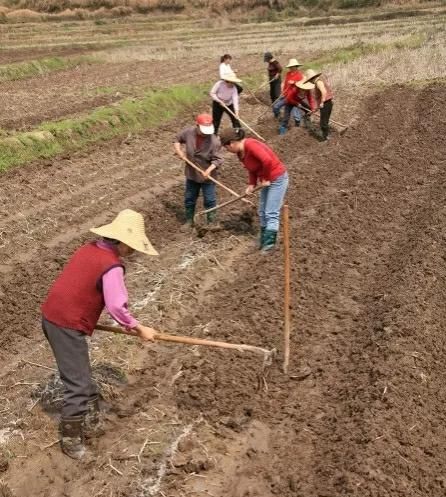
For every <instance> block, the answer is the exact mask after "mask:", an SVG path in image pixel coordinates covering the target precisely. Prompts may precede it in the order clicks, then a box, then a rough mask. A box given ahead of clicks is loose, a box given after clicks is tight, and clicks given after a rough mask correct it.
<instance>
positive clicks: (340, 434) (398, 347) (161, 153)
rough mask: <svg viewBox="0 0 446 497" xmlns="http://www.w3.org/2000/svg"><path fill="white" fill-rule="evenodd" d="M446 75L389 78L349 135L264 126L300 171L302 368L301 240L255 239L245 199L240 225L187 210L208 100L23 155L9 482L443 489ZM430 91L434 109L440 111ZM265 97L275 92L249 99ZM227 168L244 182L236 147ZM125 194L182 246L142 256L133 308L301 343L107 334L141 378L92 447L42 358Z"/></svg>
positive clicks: (14, 267)
mask: <svg viewBox="0 0 446 497" xmlns="http://www.w3.org/2000/svg"><path fill="white" fill-rule="evenodd" d="M445 93H446V91H445V88H444V86H441V85H440V84H433V85H431V86H429V87H427V88H424V89H422V90H419V91H415V90H414V89H413V88H407V87H398V86H394V87H392V88H390V89H388V90H386V91H385V92H384V93H379V94H376V95H372V96H371V97H369V98H366V99H364V101H363V102H362V104H361V108H360V109H359V110H358V114H357V116H355V124H354V125H352V126H351V127H350V129H349V130H348V131H347V132H346V133H345V134H344V135H343V136H340V135H339V134H337V133H334V136H333V139H332V140H331V141H330V142H329V143H328V144H321V143H318V142H317V141H315V140H314V138H313V137H311V136H309V135H308V134H307V132H306V131H305V130H303V129H300V128H295V129H291V130H290V131H289V133H288V134H286V135H284V136H283V137H279V136H277V135H275V133H274V129H273V127H274V126H275V124H274V121H273V120H272V119H271V118H267V119H265V120H264V121H263V122H262V123H260V125H259V126H258V128H257V130H258V131H259V132H260V133H261V134H262V135H264V136H265V137H266V138H267V140H268V142H269V143H271V145H272V146H273V148H274V149H275V150H276V151H277V152H278V153H279V155H280V156H281V157H282V158H283V160H284V161H285V163H286V164H287V166H288V168H289V173H290V178H291V180H290V188H289V192H288V199H287V202H288V204H289V206H290V211H291V220H290V221H291V229H292V275H293V278H292V280H293V293H292V315H293V338H292V345H293V349H292V356H291V366H290V374H289V375H288V376H285V375H283V374H282V372H281V370H280V357H281V355H280V353H281V349H282V338H281V333H282V327H283V321H282V291H283V271H282V254H281V251H280V249H279V250H278V251H277V252H275V253H274V254H271V255H269V256H266V257H260V256H259V254H258V252H256V251H255V250H254V249H253V246H254V242H255V235H254V233H255V230H256V223H255V221H254V222H253V219H254V218H255V215H254V214H253V213H252V212H249V210H246V209H245V208H244V207H241V206H239V205H237V204H234V205H233V206H231V207H230V208H227V209H226V210H225V211H222V213H221V216H220V219H221V222H222V229H221V230H220V231H215V232H214V231H212V232H211V231H207V230H206V229H203V230H202V231H201V232H200V233H201V235H202V237H201V238H197V237H196V236H195V235H191V234H187V233H183V232H179V230H178V227H179V222H180V220H181V216H182V194H183V189H182V185H181V177H182V175H181V166H179V165H178V162H177V161H176V160H175V159H172V155H171V151H170V149H168V147H166V143H167V142H170V141H171V138H172V137H173V136H174V134H175V132H176V131H177V130H178V129H179V128H181V126H182V125H184V124H186V123H187V122H190V116H184V117H183V118H182V119H181V120H180V121H177V122H176V123H175V124H173V123H172V124H170V125H168V126H166V127H164V128H163V129H160V130H158V131H157V132H155V133H153V132H152V133H150V134H147V135H142V136H137V137H130V138H129V139H128V140H124V141H122V140H116V141H114V142H112V146H110V147H107V149H105V148H99V147H98V148H96V149H91V150H90V151H89V152H88V153H85V154H74V155H73V156H70V157H68V156H67V157H65V158H60V159H58V160H55V161H50V162H43V163H40V164H34V165H31V166H29V167H27V168H21V169H17V170H13V171H9V172H8V173H6V174H4V175H2V178H1V182H2V193H1V195H2V200H3V202H2V204H1V208H0V215H1V221H0V223H1V230H0V246H1V248H0V250H1V254H2V266H1V267H0V272H1V274H2V280H1V283H0V299H1V310H2V314H3V315H4V316H7V318H5V320H4V323H3V329H2V333H1V335H0V339H1V358H2V367H1V370H2V377H1V378H0V383H1V384H2V386H1V387H0V388H1V390H0V395H1V396H2V397H3V399H7V400H4V401H5V405H4V408H3V410H2V411H1V412H0V416H1V418H0V419H1V420H2V424H3V426H4V427H5V429H4V430H3V431H2V436H3V437H4V438H6V439H7V440H6V442H5V444H4V445H3V446H2V447H4V449H3V459H4V460H5V461H6V463H5V470H4V474H3V480H4V481H5V482H6V484H7V485H8V486H9V488H10V489H11V490H12V491H13V492H14V493H15V494H16V495H17V496H18V497H28V496H31V495H32V496H45V497H52V496H54V497H56V496H57V497H59V496H61V495H68V496H70V497H84V496H85V497H86V496H87V495H88V496H90V497H91V496H96V495H106V496H107V495H114V496H115V497H116V496H121V497H134V496H135V497H136V496H149V495H165V496H174V495H175V496H177V495H178V496H182V495H193V496H200V495H211V496H214V497H223V496H225V497H228V496H229V497H248V496H252V497H254V496H258V497H270V496H273V495H280V496H283V497H288V496H290V497H291V496H299V497H304V496H305V497H307V496H320V497H334V496H340V497H341V496H342V497H344V496H346V495H356V496H358V497H359V496H361V497H364V496H366V497H368V496H370V497H382V496H384V495H389V496H401V497H403V496H404V497H415V496H427V495H429V496H432V497H437V496H438V497H439V496H443V495H444V492H445V488H446V476H445V473H444V461H445V450H446V431H445V428H444V426H445V414H444V404H445V400H446V390H445V388H444V386H443V384H444V381H443V376H444V375H443V365H444V354H443V350H444V345H445V344H444V342H445V339H444V334H443V331H442V326H441V323H442V322H443V320H444V317H445V316H444V313H445V311H444V305H443V303H444V293H445V292H444V286H445V285H444V283H445V277H446V267H445V260H444V257H443V250H442V249H443V244H444V240H445V235H444V228H445V222H444V214H445V208H444V205H443V204H444V202H443V199H444V193H443V192H444V188H445V184H446V173H445V169H444V152H443V151H444V149H445V141H446V139H445V131H446V129H445V128H446V126H445V120H444V117H443V115H442V103H443V101H444V99H445ZM246 105H249V104H248V103H247V104H246ZM420 106H421V107H422V108H425V109H429V111H427V112H426V113H425V115H424V116H423V119H422V120H420V119H419V117H418V116H419V114H418V113H417V112H416V109H417V108H419V107H420ZM262 110H263V109H262V108H261V107H260V106H257V105H254V103H253V104H252V105H251V106H250V110H249V113H248V116H250V117H251V119H253V117H254V115H255V114H257V115H258V114H260V112H261V111H262ZM169 147H170V144H169ZM222 180H224V181H225V182H227V183H228V184H230V185H231V186H232V187H233V188H234V189H236V190H238V191H241V190H242V188H243V184H244V173H243V171H241V169H240V166H239V165H238V163H236V162H235V160H234V158H231V157H228V160H227V162H226V163H225V166H224V169H223V172H222ZM220 197H221V198H225V199H226V198H227V197H226V194H224V193H221V195H220ZM124 206H125V207H133V208H136V209H138V210H140V211H141V212H143V213H144V215H145V219H146V224H147V228H148V233H149V234H150V237H151V239H152V241H153V243H154V245H155V247H157V248H159V249H160V252H161V256H160V258H158V259H150V260H144V259H141V258H138V259H135V260H132V261H130V262H129V264H128V271H127V275H128V276H127V277H128V284H129V289H130V292H131V302H132V303H133V306H134V307H133V309H134V310H135V312H137V313H138V315H139V316H140V317H141V318H142V319H143V320H144V321H145V322H147V323H150V324H153V325H154V326H155V327H156V326H158V327H160V328H162V329H164V330H167V331H169V332H172V333H177V334H184V335H192V336H200V337H204V338H211V339H216V340H227V341H233V342H245V343H250V344H253V345H258V346H261V347H265V348H268V349H271V348H273V347H274V348H276V349H277V350H278V351H279V355H278V360H277V361H276V362H275V363H274V364H273V365H272V366H271V367H269V368H267V369H266V370H263V369H262V360H261V359H259V357H258V356H257V355H251V354H246V353H245V354H241V353H238V352H235V353H233V352H230V351H221V350H216V349H210V348H209V349H208V348H206V349H204V348H196V347H192V348H188V347H181V346H170V345H165V344H164V345H163V344H155V345H150V346H143V345H139V344H136V343H134V342H133V341H132V339H130V338H127V337H116V336H114V335H112V336H110V335H106V334H100V333H97V334H96V336H95V338H94V339H93V341H92V344H91V345H92V347H91V349H92V359H93V363H94V364H107V365H110V366H113V367H115V368H118V369H119V370H120V371H122V372H123V373H125V377H126V381H125V382H124V383H122V384H119V385H112V386H107V389H106V390H105V394H106V395H105V396H106V398H107V401H108V405H109V409H108V412H107V414H106V424H107V434H106V435H105V436H104V437H102V438H101V439H98V440H95V441H93V445H92V454H93V459H92V460H90V461H87V462H85V463H81V464H73V463H72V462H71V461H70V460H68V459H67V458H65V457H64V456H62V455H61V454H60V451H59V448H58V447H57V443H56V444H54V445H52V446H51V444H52V443H54V442H55V441H57V436H58V435H57V432H56V422H55V419H54V417H50V416H48V415H47V414H46V413H45V412H44V411H43V409H42V406H41V405H40V404H36V403H35V400H33V398H32V397H31V393H32V391H33V389H34V388H35V386H36V385H35V384H36V383H42V382H43V383H44V382H46V381H47V380H48V378H49V376H50V375H51V374H52V372H50V371H47V370H44V369H43V368H41V367H39V366H33V365H32V364H29V362H28V363H25V362H23V360H27V361H31V362H33V363H35V364H41V365H46V366H49V367H53V361H52V358H51V354H50V352H49V350H48V347H47V345H46V343H45V342H44V341H43V340H42V336H41V333H40V331H39V304H40V302H41V300H42V298H43V297H44V295H45V292H46V291H47V288H48V286H49V284H50V282H51V281H52V279H53V278H54V276H55V274H56V273H57V271H58V270H59V269H60V268H61V267H62V265H63V264H64V262H65V261H66V259H67V258H68V257H69V255H70V254H71V252H72V251H73V250H74V249H75V248H76V246H77V245H78V244H79V243H80V242H81V241H83V240H85V239H86V238H87V229H88V227H90V226H93V225H97V224H100V223H102V222H105V221H106V220H108V219H110V218H111V217H112V215H113V214H114V213H115V212H117V211H118V210H119V209H120V208H122V207H124ZM108 211H109V212H108ZM204 228H205V227H204ZM104 388H105V387H104ZM5 430H6V431H5Z"/></svg>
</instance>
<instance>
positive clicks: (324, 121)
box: [320, 100, 333, 138]
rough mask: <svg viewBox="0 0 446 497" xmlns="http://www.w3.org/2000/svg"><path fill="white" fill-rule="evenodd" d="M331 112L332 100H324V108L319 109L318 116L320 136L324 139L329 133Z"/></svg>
mask: <svg viewBox="0 0 446 497" xmlns="http://www.w3.org/2000/svg"><path fill="white" fill-rule="evenodd" d="M332 110H333V100H326V101H325V102H324V106H323V107H322V109H320V115H321V120H320V126H321V131H322V136H323V137H324V138H327V136H328V133H329V131H330V125H329V122H330V115H331V111H332Z"/></svg>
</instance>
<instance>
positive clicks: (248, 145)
mask: <svg viewBox="0 0 446 497" xmlns="http://www.w3.org/2000/svg"><path fill="white" fill-rule="evenodd" d="M220 140H221V144H222V145H223V146H224V147H225V148H226V150H228V151H229V152H231V153H233V154H236V155H237V157H238V158H239V160H240V162H242V163H243V165H244V166H245V168H246V169H247V170H248V173H249V180H248V186H247V188H246V193H248V194H249V193H252V192H253V190H254V188H255V187H256V186H257V185H260V186H262V187H263V188H262V190H261V192H260V204H259V220H260V249H261V251H262V252H268V251H270V250H271V249H273V248H274V246H275V245H276V241H277V232H278V231H279V221H280V209H281V207H282V204H283V200H284V198H285V194H286V191H287V188H288V172H287V170H286V167H285V165H284V164H283V163H282V161H281V160H280V159H279V157H277V155H276V154H275V153H274V151H273V150H271V148H269V147H268V145H266V144H265V143H263V142H261V141H259V140H256V139H254V138H245V132H244V130H243V129H231V128H227V129H224V130H223V131H222V132H221V134H220Z"/></svg>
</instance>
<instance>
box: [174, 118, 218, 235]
mask: <svg viewBox="0 0 446 497" xmlns="http://www.w3.org/2000/svg"><path fill="white" fill-rule="evenodd" d="M214 132H215V129H214V125H213V122H212V116H211V115H209V114H200V115H199V116H197V118H196V120H195V126H189V127H187V128H185V129H183V130H182V131H181V132H180V133H178V135H177V137H176V140H175V142H174V144H173V146H174V149H175V153H176V154H177V155H178V157H179V158H180V159H182V160H184V161H185V160H186V159H188V160H189V161H190V162H193V163H194V164H195V165H196V166H197V167H198V168H199V169H200V171H197V170H196V169H194V168H193V167H192V166H190V165H189V164H188V163H187V162H186V165H185V175H186V186H185V194H184V205H185V212H186V227H188V228H190V227H193V225H194V217H195V208H196V204H197V199H198V196H199V194H200V190H201V191H202V192H203V204H204V208H205V209H211V208H212V207H215V206H216V205H217V195H216V188H215V183H213V182H212V181H210V180H209V177H213V178H215V177H216V176H217V172H218V168H219V167H220V166H221V165H222V164H223V154H222V152H221V145H220V139H219V138H218V136H217V135H215V134H214ZM215 219H216V212H215V211H214V212H208V213H207V222H208V223H213V222H214V221H215Z"/></svg>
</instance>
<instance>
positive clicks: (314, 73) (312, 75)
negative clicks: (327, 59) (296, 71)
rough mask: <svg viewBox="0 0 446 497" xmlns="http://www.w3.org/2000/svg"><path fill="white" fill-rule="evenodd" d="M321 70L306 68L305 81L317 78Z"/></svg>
mask: <svg viewBox="0 0 446 497" xmlns="http://www.w3.org/2000/svg"><path fill="white" fill-rule="evenodd" d="M321 74H322V72H317V71H315V70H314V69H308V70H307V71H305V82H307V81H310V79H314V78H318V77H319V76H320V75H321Z"/></svg>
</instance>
